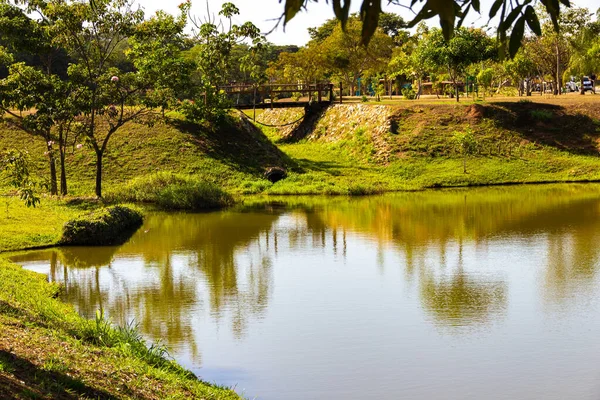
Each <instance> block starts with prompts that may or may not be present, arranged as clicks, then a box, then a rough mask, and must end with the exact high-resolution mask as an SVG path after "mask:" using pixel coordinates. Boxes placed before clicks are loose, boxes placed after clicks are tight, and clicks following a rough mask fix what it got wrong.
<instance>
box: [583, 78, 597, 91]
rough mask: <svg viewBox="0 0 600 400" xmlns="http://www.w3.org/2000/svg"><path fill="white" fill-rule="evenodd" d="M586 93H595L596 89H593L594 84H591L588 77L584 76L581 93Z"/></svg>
mask: <svg viewBox="0 0 600 400" xmlns="http://www.w3.org/2000/svg"><path fill="white" fill-rule="evenodd" d="M587 91H590V92H593V93H596V89H595V88H594V83H593V82H592V80H591V79H590V77H589V76H584V77H583V92H584V93H585V92H587Z"/></svg>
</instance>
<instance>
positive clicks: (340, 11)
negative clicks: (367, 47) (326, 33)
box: [333, 0, 351, 29]
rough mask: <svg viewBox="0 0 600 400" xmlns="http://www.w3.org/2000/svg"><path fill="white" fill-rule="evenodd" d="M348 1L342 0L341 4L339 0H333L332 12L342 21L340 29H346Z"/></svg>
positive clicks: (348, 9)
mask: <svg viewBox="0 0 600 400" xmlns="http://www.w3.org/2000/svg"><path fill="white" fill-rule="evenodd" d="M350 1H351V0H344V5H343V6H342V1H341V0H333V12H334V13H335V16H336V18H337V19H339V20H340V21H341V22H342V29H346V22H348V15H349V13H350Z"/></svg>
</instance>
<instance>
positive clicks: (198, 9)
mask: <svg viewBox="0 0 600 400" xmlns="http://www.w3.org/2000/svg"><path fill="white" fill-rule="evenodd" d="M137 1H138V3H139V4H140V5H141V6H142V7H143V8H144V9H145V10H146V13H147V14H153V13H154V12H155V11H156V10H159V9H162V10H165V11H167V12H170V13H176V12H177V11H178V10H177V5H178V4H179V3H180V2H181V1H182V0H137ZM229 1H230V2H233V3H234V4H235V5H236V6H237V7H238V8H239V9H240V15H239V16H238V17H237V18H236V19H234V22H235V23H239V24H241V23H244V22H246V21H251V22H253V23H254V24H255V25H256V26H258V27H259V28H260V29H261V30H262V31H263V32H264V33H267V32H269V31H271V30H272V29H273V28H274V27H275V25H276V22H275V21H273V19H277V18H278V17H279V16H281V13H282V12H283V4H280V3H279V0H229ZM225 2H227V0H192V14H193V15H196V16H197V17H198V18H199V19H202V18H204V17H205V16H206V15H207V3H208V8H209V9H210V12H211V14H215V15H216V14H218V12H219V10H220V9H221V5H222V4H223V3H225ZM361 2H362V1H361V0H353V1H352V10H353V11H355V12H357V11H358V10H359V8H360V4H361ZM492 2H493V0H481V10H482V14H483V15H484V16H480V15H479V14H477V13H475V12H472V13H471V15H470V16H469V17H467V20H466V22H465V25H467V26H468V25H473V26H482V25H484V24H485V23H486V22H487V18H486V17H485V16H487V12H488V11H489V9H490V6H491V4H492ZM384 3H386V2H385V1H384ZM406 3H409V1H408V0H407V1H406ZM571 3H573V5H574V6H576V7H587V8H589V9H590V11H592V12H596V10H597V9H598V7H599V5H598V0H572V1H571ZM383 9H384V11H389V12H394V13H396V14H399V15H401V16H402V17H403V18H404V19H405V20H407V21H408V20H410V19H411V18H412V16H413V15H414V14H412V13H411V12H410V11H409V10H407V9H405V8H403V7H399V6H394V5H386V4H384V7H383ZM332 17H333V10H332V8H331V2H330V3H329V4H326V3H325V1H324V0H320V1H319V2H318V3H310V4H309V7H308V11H306V12H301V13H299V14H298V15H296V17H295V18H294V19H293V20H292V21H290V22H289V23H288V25H287V26H286V28H285V31H284V29H283V27H282V26H279V27H278V28H277V29H276V30H275V31H273V32H271V33H269V34H268V35H267V39H268V40H269V41H270V42H272V43H274V44H279V45H282V44H296V45H299V46H301V45H304V44H306V42H308V40H309V36H308V31H307V29H308V28H310V27H316V26H319V25H321V24H322V23H323V22H325V21H326V20H327V19H329V18H332ZM428 24H429V25H430V26H437V25H438V19H437V17H434V18H433V19H431V20H429V22H428Z"/></svg>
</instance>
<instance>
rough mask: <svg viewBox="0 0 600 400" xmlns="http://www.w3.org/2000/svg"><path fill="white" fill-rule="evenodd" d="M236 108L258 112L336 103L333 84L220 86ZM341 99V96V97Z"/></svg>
mask: <svg viewBox="0 0 600 400" xmlns="http://www.w3.org/2000/svg"><path fill="white" fill-rule="evenodd" d="M219 89H220V90H223V91H224V92H225V94H226V96H227V98H228V99H229V100H230V101H231V103H232V104H233V107H234V108H237V109H238V110H252V109H254V110H256V109H267V108H288V107H307V106H311V105H314V104H319V105H329V104H332V103H333V101H334V95H333V84H331V83H317V84H308V85H305V84H269V85H259V86H257V85H245V84H244V85H242V84H240V85H229V86H220V87H219ZM340 99H341V96H340Z"/></svg>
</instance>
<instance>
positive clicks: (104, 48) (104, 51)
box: [38, 0, 189, 197]
mask: <svg viewBox="0 0 600 400" xmlns="http://www.w3.org/2000/svg"><path fill="white" fill-rule="evenodd" d="M188 8H189V3H183V4H182V5H181V6H180V9H181V10H180V11H181V14H180V15H179V16H178V17H172V16H170V15H167V14H164V13H161V12H159V13H157V15H156V16H155V17H153V18H151V19H150V20H148V21H145V22H144V21H143V18H144V14H143V12H142V11H141V10H140V9H137V10H134V9H133V8H132V2H130V1H128V0H97V1H95V2H94V3H93V4H88V3H79V2H73V3H66V2H64V1H61V0H52V1H50V2H49V3H48V4H47V5H41V6H40V8H39V9H38V11H39V12H40V13H43V14H44V15H45V16H46V17H47V18H48V20H50V21H52V33H53V35H54V40H55V42H56V43H57V44H60V45H61V46H63V47H64V48H65V49H67V50H68V51H69V53H70V56H71V57H72V58H73V60H74V62H73V63H72V64H71V65H70V67H69V80H70V82H71V83H72V84H73V85H74V86H75V87H76V90H77V91H79V92H81V94H80V96H79V102H78V104H77V106H78V108H79V110H80V112H81V121H80V122H81V123H82V124H83V130H84V132H85V135H86V137H87V140H88V142H89V144H90V146H91V147H92V149H93V150H94V152H95V154H96V189H95V192H96V195H97V196H98V197H102V168H103V159H104V155H105V154H106V151H107V148H108V144H109V141H110V139H111V137H112V136H113V135H114V134H115V133H116V132H118V131H119V129H121V128H122V127H123V126H124V125H125V124H127V123H129V122H131V121H134V120H142V118H145V119H144V121H146V120H147V118H148V117H149V115H151V114H152V115H154V113H153V110H154V109H155V108H157V107H164V105H165V104H168V102H169V101H168V99H167V98H169V97H172V96H173V93H174V92H175V90H176V89H177V87H178V86H180V85H181V82H180V78H181V77H182V76H185V74H181V72H182V71H184V72H185V65H186V63H185V62H184V61H183V60H182V59H181V57H180V54H179V53H180V49H179V47H178V44H179V43H180V42H181V35H182V34H183V29H184V27H185V25H186V21H187V10H188ZM128 38H129V40H130V42H131V49H130V50H129V51H128V52H127V54H128V57H129V58H130V60H131V62H132V64H133V65H134V66H135V70H134V71H131V72H126V71H122V70H120V69H119V68H118V67H116V66H115V63H114V60H115V55H116V54H117V49H119V48H120V46H122V44H123V43H124V42H125V41H126V40H127V39H128Z"/></svg>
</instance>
